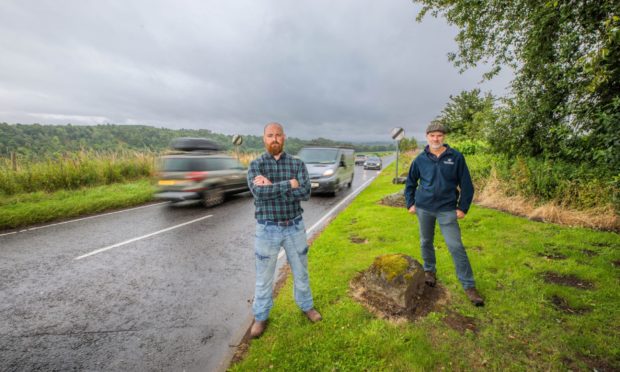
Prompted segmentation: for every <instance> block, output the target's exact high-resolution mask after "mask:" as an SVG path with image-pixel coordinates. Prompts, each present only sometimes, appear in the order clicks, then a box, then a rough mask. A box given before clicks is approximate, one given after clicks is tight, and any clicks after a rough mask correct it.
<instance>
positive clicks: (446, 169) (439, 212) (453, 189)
mask: <svg viewBox="0 0 620 372" xmlns="http://www.w3.org/2000/svg"><path fill="white" fill-rule="evenodd" d="M445 134H446V128H445V127H444V126H443V124H441V123H440V122H438V121H433V122H432V123H431V124H430V125H429V126H428V127H427V128H426V140H427V142H428V145H427V146H426V147H425V148H424V151H422V153H420V154H419V155H418V156H417V157H416V158H415V160H414V161H413V163H412V164H411V167H410V168H409V175H408V176H407V184H406V186H405V199H406V201H407V209H408V210H409V213H412V214H415V215H417V216H418V222H419V224H420V247H421V251H422V260H424V274H425V282H426V284H427V285H429V286H431V287H434V286H435V283H436V281H437V275H436V272H437V269H436V265H435V262H436V261H435V247H434V245H433V241H434V238H435V222H438V223H439V227H440V229H441V234H442V235H443V237H444V240H445V242H446V245H447V246H448V250H449V251H450V254H451V255H452V260H453V261H454V266H455V268H456V276H457V277H458V279H459V281H460V282H461V285H462V286H463V289H464V290H465V294H466V295H467V297H468V298H469V300H470V301H471V302H472V303H473V304H474V305H475V306H484V300H483V299H482V297H481V296H480V294H479V293H478V291H477V290H476V285H475V282H474V273H473V271H472V269H471V264H470V263H469V258H468V257H467V252H465V247H464V246H463V242H462V241H461V230H460V228H459V224H458V219H460V218H464V217H465V215H466V214H467V211H468V210H469V206H470V205H471V202H472V200H473V197H474V186H473V184H472V182H471V177H470V175H469V170H468V169H467V164H466V163H465V158H464V157H463V155H462V154H461V153H460V152H458V151H456V150H455V149H453V148H451V147H450V146H448V145H447V144H444V143H443V141H444V137H445Z"/></svg>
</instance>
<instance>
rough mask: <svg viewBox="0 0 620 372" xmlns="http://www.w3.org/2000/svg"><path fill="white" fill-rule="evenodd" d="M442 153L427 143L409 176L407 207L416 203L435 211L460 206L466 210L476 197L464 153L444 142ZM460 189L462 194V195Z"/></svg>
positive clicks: (411, 168)
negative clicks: (436, 154)
mask: <svg viewBox="0 0 620 372" xmlns="http://www.w3.org/2000/svg"><path fill="white" fill-rule="evenodd" d="M444 146H445V147H446V151H444V152H443V153H441V155H439V157H437V156H435V155H433V154H432V153H431V152H430V150H429V148H428V146H426V147H425V148H424V151H422V153H420V155H418V156H417V157H416V158H415V160H414V161H413V163H411V167H410V168H409V175H408V176H407V185H406V186H405V199H406V201H407V209H409V208H411V206H412V205H415V206H416V208H417V207H419V208H421V209H424V210H428V211H432V212H443V211H450V210H455V209H457V208H458V209H460V210H462V211H463V212H465V213H467V211H468V210H469V206H470V205H471V202H472V200H473V198H474V185H473V184H472V182H471V176H470V175H469V169H467V164H465V158H464V157H463V154H461V153H460V152H458V151H456V150H455V149H453V148H451V147H450V146H448V145H444ZM459 190H460V195H459Z"/></svg>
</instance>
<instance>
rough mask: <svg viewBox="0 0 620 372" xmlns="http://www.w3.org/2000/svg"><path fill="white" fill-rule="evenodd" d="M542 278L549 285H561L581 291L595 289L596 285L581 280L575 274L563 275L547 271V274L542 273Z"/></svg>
mask: <svg viewBox="0 0 620 372" xmlns="http://www.w3.org/2000/svg"><path fill="white" fill-rule="evenodd" d="M542 277H543V279H544V280H545V282H547V283H553V284H560V285H565V286H569V287H573V288H579V289H592V288H594V284H592V282H590V281H587V280H584V279H580V278H579V277H577V276H575V275H573V274H569V275H563V274H558V273H555V272H553V271H547V272H544V273H542Z"/></svg>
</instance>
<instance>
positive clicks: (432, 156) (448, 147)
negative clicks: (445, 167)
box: [424, 143, 453, 159]
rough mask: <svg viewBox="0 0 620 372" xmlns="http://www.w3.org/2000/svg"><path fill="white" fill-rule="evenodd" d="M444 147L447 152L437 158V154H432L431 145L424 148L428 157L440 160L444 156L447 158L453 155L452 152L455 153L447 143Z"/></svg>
mask: <svg viewBox="0 0 620 372" xmlns="http://www.w3.org/2000/svg"><path fill="white" fill-rule="evenodd" d="M443 147H445V148H446V151H444V152H442V153H441V154H440V155H439V156H436V155H435V154H433V153H432V152H431V148H430V146H429V145H426V146H425V147H424V152H425V153H426V155H427V156H428V157H430V158H431V159H440V158H443V157H444V156H447V155H451V154H452V152H453V151H452V147H450V145H448V144H447V143H444V144H443Z"/></svg>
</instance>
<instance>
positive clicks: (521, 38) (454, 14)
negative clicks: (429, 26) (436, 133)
mask: <svg viewBox="0 0 620 372" xmlns="http://www.w3.org/2000/svg"><path fill="white" fill-rule="evenodd" d="M413 1H414V2H417V3H421V4H422V5H423V7H422V10H421V11H420V13H419V14H418V20H421V19H422V18H423V17H424V16H425V15H426V14H431V15H433V16H435V17H436V16H439V15H442V16H444V17H445V19H446V20H447V21H448V23H450V24H452V25H455V26H456V27H457V28H458V29H459V32H458V34H457V36H456V42H457V44H458V52H456V53H451V54H449V59H450V60H451V61H452V62H453V63H454V65H455V66H456V67H458V68H459V69H461V70H465V69H467V68H470V67H473V66H476V65H477V64H479V63H480V62H489V63H491V66H492V68H491V70H490V71H489V72H488V73H487V74H485V78H491V77H492V76H494V75H495V74H497V73H498V72H499V70H500V69H501V68H502V67H503V66H511V67H512V68H513V69H514V71H515V79H514V80H513V83H512V94H513V99H512V100H511V101H510V102H509V103H508V105H507V107H508V108H509V110H507V111H504V114H503V115H502V117H501V120H500V121H499V125H498V127H497V128H495V129H496V132H495V133H494V134H495V136H494V137H493V138H494V140H495V141H494V145H495V147H496V148H503V149H507V150H509V151H511V152H513V153H525V154H528V155H534V156H536V155H542V156H546V157H551V158H553V157H562V158H565V159H572V160H574V161H580V162H588V163H590V164H598V165H601V166H605V167H610V169H612V170H613V169H616V170H617V169H620V152H619V151H617V149H618V148H619V147H620V131H619V130H618V123H620V2H619V1H617V0H582V1H577V0H553V1H545V0H512V1H503V0H487V1H469V0H413ZM499 135H503V137H499Z"/></svg>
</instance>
